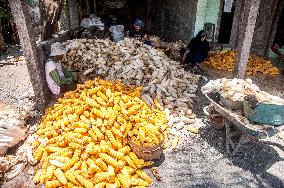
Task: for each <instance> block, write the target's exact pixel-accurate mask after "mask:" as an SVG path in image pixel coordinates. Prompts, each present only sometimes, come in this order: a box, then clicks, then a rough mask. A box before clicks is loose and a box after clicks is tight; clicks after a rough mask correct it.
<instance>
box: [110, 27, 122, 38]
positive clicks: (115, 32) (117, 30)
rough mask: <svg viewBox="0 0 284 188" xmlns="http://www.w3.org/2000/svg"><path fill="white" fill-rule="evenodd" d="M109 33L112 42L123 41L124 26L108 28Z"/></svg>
mask: <svg viewBox="0 0 284 188" xmlns="http://www.w3.org/2000/svg"><path fill="white" fill-rule="evenodd" d="M109 30H110V32H111V36H112V39H113V41H114V42H118V41H120V40H123V39H124V26H123V25H115V26H111V27H110V28H109Z"/></svg>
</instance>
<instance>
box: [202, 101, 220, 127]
mask: <svg viewBox="0 0 284 188" xmlns="http://www.w3.org/2000/svg"><path fill="white" fill-rule="evenodd" d="M204 113H205V115H206V116H207V120H208V121H209V124H210V125H212V126H213V127H214V128H215V129H218V130H220V129H223V128H224V126H225V125H224V118H223V117H222V116H221V115H220V114H219V113H218V112H217V111H216V110H215V109H214V107H213V106H208V107H206V108H204Z"/></svg>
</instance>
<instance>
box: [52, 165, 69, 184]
mask: <svg viewBox="0 0 284 188" xmlns="http://www.w3.org/2000/svg"><path fill="white" fill-rule="evenodd" d="M54 175H55V177H56V178H57V179H58V180H59V181H60V183H62V184H63V185H66V184H67V179H66V177H65V175H64V173H63V172H62V171H61V170H60V169H59V168H57V169H56V170H55V171H54Z"/></svg>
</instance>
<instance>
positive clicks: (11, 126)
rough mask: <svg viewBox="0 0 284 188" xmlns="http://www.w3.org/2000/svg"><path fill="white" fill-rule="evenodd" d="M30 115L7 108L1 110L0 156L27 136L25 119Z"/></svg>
mask: <svg viewBox="0 0 284 188" xmlns="http://www.w3.org/2000/svg"><path fill="white" fill-rule="evenodd" d="M27 117H28V113H27V112H25V111H19V110H15V109H13V108H11V107H10V106H6V107H4V108H2V109H0V155H2V154H4V153H5V152H6V151H7V149H8V148H9V147H12V146H14V145H16V144H18V143H19V142H20V141H21V140H24V139H25V138H26V136H27V128H26V127H25V126H24V125H25V119H26V118H27Z"/></svg>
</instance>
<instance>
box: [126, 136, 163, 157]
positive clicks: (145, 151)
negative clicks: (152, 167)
mask: <svg viewBox="0 0 284 188" xmlns="http://www.w3.org/2000/svg"><path fill="white" fill-rule="evenodd" d="M128 144H129V146H130V148H131V149H132V151H133V152H134V153H135V154H136V155H137V157H139V158H140V159H143V160H145V161H152V160H156V159H160V157H161V155H162V154H163V149H162V145H163V143H160V144H159V145H157V146H154V147H141V146H139V145H137V144H134V143H133V142H132V141H131V140H130V139H128Z"/></svg>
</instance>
